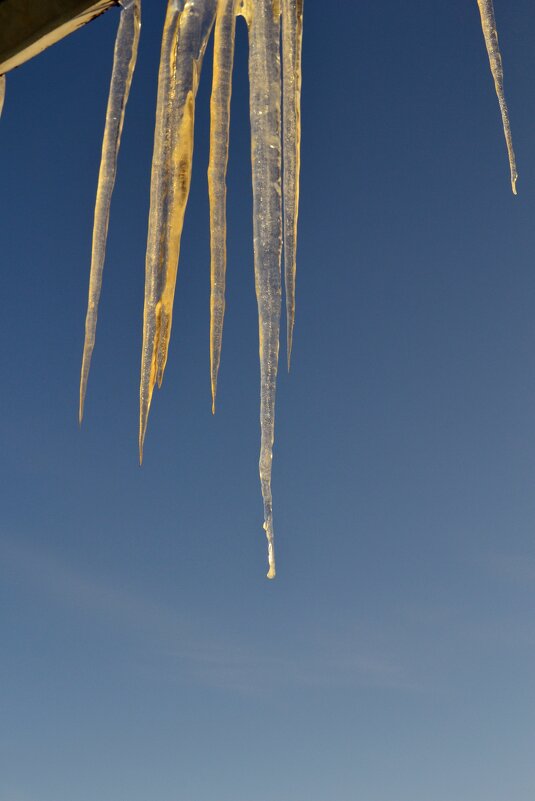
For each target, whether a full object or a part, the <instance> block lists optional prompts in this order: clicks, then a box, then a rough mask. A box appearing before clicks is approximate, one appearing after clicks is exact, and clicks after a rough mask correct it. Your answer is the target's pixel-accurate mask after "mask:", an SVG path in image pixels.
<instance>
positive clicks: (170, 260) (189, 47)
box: [139, 0, 216, 461]
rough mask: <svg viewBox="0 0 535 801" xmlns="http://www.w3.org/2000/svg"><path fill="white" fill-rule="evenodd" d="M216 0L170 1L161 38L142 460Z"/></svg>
mask: <svg viewBox="0 0 535 801" xmlns="http://www.w3.org/2000/svg"><path fill="white" fill-rule="evenodd" d="M215 11H216V0H169V3H168V6H167V14H166V19H165V24H164V32H163V38H162V49H161V57H160V71H159V76H158V99H157V104H156V127H155V133H154V151H153V159H152V174H151V189H150V211H149V231H148V236H147V255H146V261H145V305H144V312H143V350H142V355H141V381H140V392H139V394H140V413H139V458H140V461H141V460H142V458H143V443H144V440H145V433H146V429H147V420H148V414H149V409H150V404H151V400H152V393H153V390H154V385H155V383H156V382H158V386H161V383H162V379H163V374H164V370H165V364H166V361H167V353H168V348H169V338H170V335H171V321H172V313H173V300H174V295H175V286H176V278H177V271H178V257H179V252H180V237H181V234H182V225H183V222H184V213H185V210H186V204H187V200H188V195H189V188H190V180H191V163H192V158H193V123H194V111H195V95H196V93H197V87H198V82H199V77H200V72H201V65H202V59H203V56H204V51H205V49H206V44H207V42H208V39H209V36H210V32H211V30H212V25H213V22H214V18H215Z"/></svg>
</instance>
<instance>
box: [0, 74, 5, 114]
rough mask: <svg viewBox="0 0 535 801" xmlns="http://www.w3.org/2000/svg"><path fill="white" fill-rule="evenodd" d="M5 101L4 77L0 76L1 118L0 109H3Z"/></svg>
mask: <svg viewBox="0 0 535 801" xmlns="http://www.w3.org/2000/svg"><path fill="white" fill-rule="evenodd" d="M5 99H6V76H5V75H0V117H1V116H2V109H3V108H4V100H5Z"/></svg>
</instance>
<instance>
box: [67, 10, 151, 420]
mask: <svg viewBox="0 0 535 801" xmlns="http://www.w3.org/2000/svg"><path fill="white" fill-rule="evenodd" d="M121 5H122V7H123V8H122V11H121V17H120V20H119V28H118V31H117V38H116V40H115V52H114V55H113V70H112V74H111V83H110V94H109V97H108V107H107V109H106V124H105V127H104V138H103V140H102V155H101V159H100V170H99V175H98V185H97V199H96V203H95V217H94V222H93V244H92V251H91V271H90V274H89V297H88V301H87V314H86V318H85V340H84V352H83V356H82V370H81V375H80V406H79V411H78V417H79V420H80V422H82V418H83V415H84V402H85V395H86V391H87V380H88V378H89V369H90V367H91V356H92V355H93V348H94V347H95V334H96V329H97V318H98V303H99V299H100V290H101V288H102V273H103V270H104V258H105V255H106V240H107V237H108V225H109V221H110V206H111V196H112V193H113V187H114V185H115V175H116V173H117V156H118V153H119V147H120V144H121V134H122V130H123V123H124V114H125V109H126V104H127V102H128V95H129V94H130V87H131V85H132V76H133V74H134V69H135V66H136V59H137V51H138V44H139V33H140V29H141V0H122V2H121Z"/></svg>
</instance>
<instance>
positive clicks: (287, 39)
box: [282, 0, 304, 370]
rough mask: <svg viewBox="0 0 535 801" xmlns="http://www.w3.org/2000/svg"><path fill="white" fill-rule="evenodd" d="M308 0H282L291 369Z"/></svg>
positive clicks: (283, 138) (285, 249) (284, 191)
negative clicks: (303, 53) (302, 52)
mask: <svg viewBox="0 0 535 801" xmlns="http://www.w3.org/2000/svg"><path fill="white" fill-rule="evenodd" d="M303 2H304V0H282V111H283V115H282V125H283V128H282V140H283V195H284V281H285V288H286V337H287V339H286V342H287V351H286V352H287V359H288V370H289V369H290V360H291V356H292V341H293V330H294V321H295V274H296V250H297V216H298V211H299V167H300V148H301V49H302V41H303Z"/></svg>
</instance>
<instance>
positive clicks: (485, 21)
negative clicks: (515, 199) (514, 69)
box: [477, 0, 518, 195]
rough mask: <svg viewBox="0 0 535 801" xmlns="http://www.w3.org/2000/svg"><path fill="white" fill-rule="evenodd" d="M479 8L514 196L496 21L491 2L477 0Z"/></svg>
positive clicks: (513, 161) (514, 177)
mask: <svg viewBox="0 0 535 801" xmlns="http://www.w3.org/2000/svg"><path fill="white" fill-rule="evenodd" d="M477 4H478V6H479V13H480V14H481V27H482V28H483V36H484V37H485V45H486V47H487V53H488V56H489V62H490V69H491V72H492V77H493V78H494V87H495V89H496V94H497V96H498V102H499V104H500V111H501V115H502V123H503V131H504V134H505V142H506V144H507V153H508V156H509V169H510V171H511V188H512V190H513V194H514V195H516V181H517V178H518V173H517V171H516V159H515V151H514V150H513V137H512V134H511V123H510V121H509V111H508V109H507V103H506V102H505V94H504V90H503V69H502V57H501V55H500V48H499V45H498V32H497V30H496V20H495V18H494V6H493V3H492V0H477Z"/></svg>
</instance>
